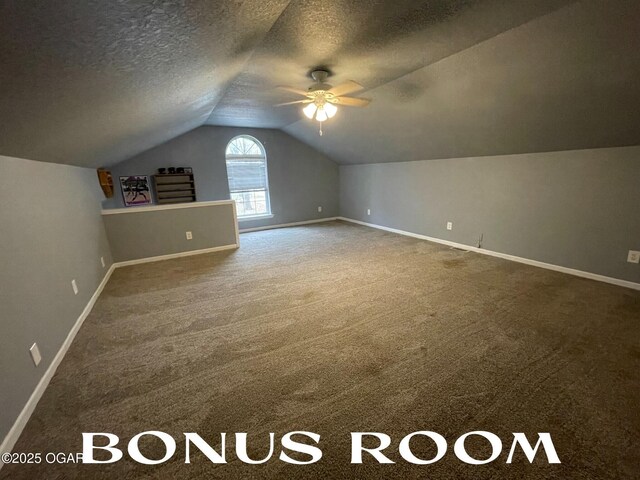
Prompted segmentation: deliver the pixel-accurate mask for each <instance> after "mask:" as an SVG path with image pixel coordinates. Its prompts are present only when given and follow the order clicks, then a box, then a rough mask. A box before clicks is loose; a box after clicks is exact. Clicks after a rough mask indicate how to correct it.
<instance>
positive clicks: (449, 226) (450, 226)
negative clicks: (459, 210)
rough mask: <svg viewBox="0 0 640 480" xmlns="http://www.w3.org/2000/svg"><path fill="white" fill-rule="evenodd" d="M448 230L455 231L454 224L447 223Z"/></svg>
mask: <svg viewBox="0 0 640 480" xmlns="http://www.w3.org/2000/svg"><path fill="white" fill-rule="evenodd" d="M447 230H453V222H447Z"/></svg>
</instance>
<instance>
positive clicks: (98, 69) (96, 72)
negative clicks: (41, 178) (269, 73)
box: [0, 0, 289, 166]
mask: <svg viewBox="0 0 640 480" xmlns="http://www.w3.org/2000/svg"><path fill="white" fill-rule="evenodd" d="M288 3H289V0H270V1H269V2H265V1H262V0H235V1H234V0H209V1H204V0H201V1H186V0H182V1H175V0H174V1H160V0H152V1H150V0H147V1H133V0H120V1H104V0H82V1H78V0H56V1H47V2H43V1H38V0H6V1H2V2H0V66H1V67H0V118H2V122H1V123H0V154H3V155H9V156H16V157H22V158H29V159H34V160H44V161H52V162H59V163H71V164H77V165H86V166H100V165H103V164H113V163H115V162H117V161H118V160H122V159H124V158H128V157H129V156H131V155H133V154H135V153H138V152H140V151H142V150H145V149H147V148H149V147H152V146H154V145H157V144H159V143H161V142H164V141H166V140H169V139H170V138H172V137H175V136H177V135H179V134H180V133H184V132H186V131H188V130H191V129H192V128H194V127H197V126H199V125H201V124H202V123H203V122H204V121H205V120H206V119H207V117H208V116H209V115H210V114H211V111H212V109H213V107H214V106H215V104H216V102H217V101H218V99H219V98H220V97H221V96H222V95H223V93H224V91H225V89H226V87H227V86H228V85H229V83H230V82H231V81H233V79H234V78H235V77H236V76H237V75H238V73H240V71H241V70H242V68H243V67H244V65H245V63H246V61H247V60H248V59H249V57H250V56H251V54H252V52H253V49H254V48H255V47H256V45H258V44H259V43H260V42H261V41H262V40H263V38H264V36H265V34H266V33H267V32H268V31H269V30H270V29H271V27H272V25H273V23H274V22H275V21H276V20H277V19H278V17H279V16H280V14H281V13H282V11H283V10H284V9H285V8H286V6H287V4H288Z"/></svg>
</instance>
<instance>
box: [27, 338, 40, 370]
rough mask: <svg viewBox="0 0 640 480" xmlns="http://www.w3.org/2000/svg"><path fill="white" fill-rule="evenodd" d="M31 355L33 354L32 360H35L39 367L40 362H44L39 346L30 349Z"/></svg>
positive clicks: (35, 344)
mask: <svg viewBox="0 0 640 480" xmlns="http://www.w3.org/2000/svg"><path fill="white" fill-rule="evenodd" d="M29 353H30V354H31V358H32V359H33V364H34V365H35V366H36V367H37V366H38V365H40V361H41V360H42V355H40V349H39V348H38V344H37V343H34V344H33V345H31V348H30V349H29Z"/></svg>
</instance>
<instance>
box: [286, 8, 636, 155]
mask: <svg viewBox="0 0 640 480" xmlns="http://www.w3.org/2000/svg"><path fill="white" fill-rule="evenodd" d="M639 26H640V2H638V1H637V0H615V1H611V0H602V1H583V2H578V3H575V4H573V5H570V6H567V7H566V8H563V9H561V10H558V11H556V12H554V13H551V14H549V15H546V16H543V17H539V18H537V19H535V20H532V21H531V22H529V23H527V24H525V25H522V26H520V27H518V28H515V29H513V30H510V31H508V32H504V33H503V34H501V35H498V36H495V37H493V38H491V39H489V40H487V41H485V42H482V43H479V44H477V45H475V46H473V47H471V48H468V49H466V50H464V51H462V52H460V53H458V54H456V55H452V56H449V57H447V58H444V59H442V60H440V61H439V62H437V63H434V64H431V65H429V66H426V67H424V68H421V69H419V70H416V71H414V72H412V73H410V74H408V75H405V76H403V77H401V78H399V79H397V80H394V81H391V82H389V83H386V84H384V85H382V86H380V87H378V88H375V89H373V90H371V91H369V92H367V95H366V96H367V97H371V98H373V99H374V101H373V103H372V104H371V105H370V106H369V107H367V108H366V109H353V110H350V111H348V112H345V113H346V114H345V115H342V111H340V112H339V115H336V116H335V117H334V118H333V119H332V120H331V122H327V125H326V126H325V127H324V136H322V137H320V136H319V135H318V133H317V131H314V129H313V128H310V125H309V123H308V122H301V121H299V122H297V123H295V124H293V125H291V126H289V127H286V128H285V131H287V132H288V133H290V134H291V135H293V136H295V137H297V138H298V139H300V140H303V141H305V142H307V143H308V144H310V145H312V146H314V147H316V149H318V150H321V151H322V152H323V153H325V154H327V155H329V156H330V157H332V158H334V159H335V160H337V161H338V162H340V163H380V162H392V161H411V160H427V159H438V158H460V157H474V156H485V155H506V154H517V153H534V152H546V151H561V150H577V149H587V148H603V147H617V146H629V145H640V29H639Z"/></svg>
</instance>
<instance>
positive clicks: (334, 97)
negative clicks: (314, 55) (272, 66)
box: [276, 70, 371, 135]
mask: <svg viewBox="0 0 640 480" xmlns="http://www.w3.org/2000/svg"><path fill="white" fill-rule="evenodd" d="M327 77H329V72H327V71H326V70H314V71H313V72H311V78H313V79H314V80H315V81H316V83H315V84H313V85H311V86H310V87H309V88H308V89H307V90H302V89H300V88H295V87H288V86H284V85H283V86H279V87H278V88H279V89H281V90H286V91H287V92H293V93H297V94H298V95H302V96H304V97H307V98H305V99H304V100H295V101H293V102H285V103H280V104H278V105H276V107H280V106H283V105H294V104H297V103H302V104H307V106H306V107H304V108H303V109H302V112H303V113H304V114H305V116H306V117H307V118H309V119H311V120H313V119H314V118H315V119H316V120H317V121H318V122H319V123H320V135H322V122H324V121H325V120H328V119H329V118H333V116H334V115H335V114H336V112H337V111H338V107H337V106H336V105H338V106H342V105H344V106H345V107H366V106H367V105H369V103H371V99H369V98H355V97H345V95H348V94H350V93H354V92H357V91H359V90H362V89H363V88H364V87H363V86H362V85H360V84H359V83H357V82H354V81H353V80H348V81H346V82H344V83H341V84H339V85H336V86H335V87H334V86H332V85H329V84H328V83H325V81H326V80H327Z"/></svg>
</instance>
